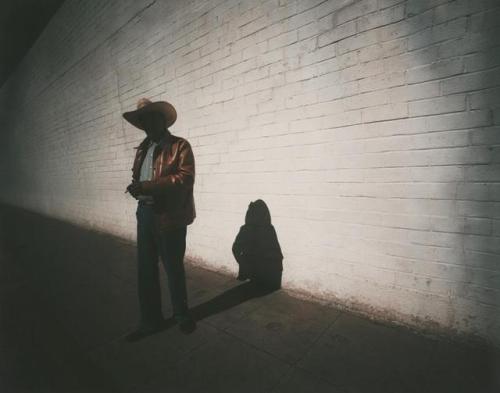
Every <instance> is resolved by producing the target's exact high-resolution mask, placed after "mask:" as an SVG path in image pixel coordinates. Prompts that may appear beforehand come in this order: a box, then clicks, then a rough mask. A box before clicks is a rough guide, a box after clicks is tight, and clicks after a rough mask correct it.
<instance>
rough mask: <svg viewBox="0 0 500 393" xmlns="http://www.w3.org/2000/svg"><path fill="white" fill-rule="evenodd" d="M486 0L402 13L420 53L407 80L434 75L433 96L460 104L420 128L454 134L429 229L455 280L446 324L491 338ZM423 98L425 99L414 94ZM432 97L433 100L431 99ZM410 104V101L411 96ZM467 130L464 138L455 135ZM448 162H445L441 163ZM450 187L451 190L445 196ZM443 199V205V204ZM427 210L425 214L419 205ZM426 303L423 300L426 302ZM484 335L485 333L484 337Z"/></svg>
mask: <svg viewBox="0 0 500 393" xmlns="http://www.w3.org/2000/svg"><path fill="white" fill-rule="evenodd" d="M493 4H494V2H491V1H488V0H479V1H462V2H460V1H450V2H444V3H442V4H433V3H432V2H422V1H419V0H408V1H407V2H406V5H405V18H406V20H411V21H412V22H411V24H412V25H414V26H415V33H414V34H413V35H412V36H411V41H409V47H408V53H410V54H419V55H420V56H419V57H418V58H417V57H416V56H415V60H414V61H413V62H412V63H410V64H409V65H408V67H407V72H408V73H411V72H413V79H414V80H413V81H412V80H411V79H412V78H410V81H409V80H408V78H407V80H406V84H407V85H408V86H412V84H413V86H418V84H419V83H427V82H428V81H430V82H431V83H432V82H439V84H440V86H439V87H440V94H439V96H438V97H436V98H437V99H441V100H442V102H445V103H446V104H445V106H446V105H447V104H450V105H451V103H452V102H453V100H456V99H458V98H460V99H463V100H464V103H465V105H464V107H463V108H461V109H460V111H459V110H456V111H453V110H446V109H443V110H442V113H441V111H440V109H439V108H434V111H430V112H429V113H426V114H424V115H423V116H424V117H421V118H423V119H425V120H426V123H425V127H423V129H422V130H421V131H422V132H426V133H430V135H445V136H446V134H447V133H448V134H451V132H452V131H453V132H454V133H455V134H456V137H455V138H456V139H455V140H454V138H453V137H452V138H450V143H449V144H448V145H446V146H444V145H443V146H444V148H443V146H438V145H437V146H435V147H433V148H436V149H438V148H442V150H443V151H445V153H446V155H447V157H444V155H443V158H445V159H444V160H442V161H441V160H438V163H437V164H433V165H435V168H436V171H438V170H439V169H440V168H450V167H456V168H457V169H458V170H459V171H460V173H461V175H460V177H457V178H455V179H449V178H446V177H444V176H443V177H442V178H441V179H439V180H436V181H439V182H440V183H441V185H442V190H439V194H440V195H443V196H440V197H439V198H441V199H447V198H449V199H450V200H449V201H445V200H443V202H449V205H450V206H451V208H449V209H448V208H446V209H445V208H443V211H442V212H440V213H439V214H437V215H436V217H432V227H431V230H432V231H435V233H436V239H435V240H434V239H433V240H431V245H435V244H439V242H440V241H441V240H439V239H441V238H446V240H444V241H445V242H446V241H450V244H449V245H446V247H443V246H442V245H439V246H436V250H437V252H436V254H439V256H438V257H437V262H438V263H439V265H440V266H442V271H443V274H442V276H440V277H439V279H441V280H447V281H448V280H449V281H450V282H453V287H452V288H451V289H450V291H449V293H448V295H443V298H442V299H444V300H443V301H445V302H447V303H448V309H447V317H446V318H447V323H448V324H449V325H450V326H459V327H460V329H465V330H467V331H468V332H469V333H471V334H472V335H474V336H475V335H480V336H482V337H483V338H486V339H487V340H488V341H489V342H490V344H491V343H492V341H494V340H496V344H497V345H498V343H499V342H498V340H499V339H500V336H499V334H498V332H499V331H500V312H499V310H500V268H499V264H498V261H499V259H500V154H499V152H500V79H499V78H498V75H500V61H499V59H500V45H499V43H498V36H499V34H500V25H499V24H498V18H499V16H500V4H496V6H494V5H493ZM414 102H417V103H418V102H426V100H421V101H414ZM429 102H430V101H429ZM410 103H411V101H410ZM464 134H465V135H466V141H465V142H462V141H461V140H460V138H461V136H462V135H464ZM445 165H446V166H445ZM450 186H451V187H452V188H453V190H454V195H453V196H451V197H447V196H446V195H449V194H450V193H449V190H450ZM443 206H445V205H444V204H443ZM424 214H427V213H426V212H424ZM423 306H424V307H425V304H424V305H423ZM485 335H487V337H485Z"/></svg>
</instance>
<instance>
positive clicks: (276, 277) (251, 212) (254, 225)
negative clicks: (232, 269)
mask: <svg viewBox="0 0 500 393" xmlns="http://www.w3.org/2000/svg"><path fill="white" fill-rule="evenodd" d="M232 252H233V255H234V258H235V259H236V261H237V263H238V265H239V272H238V277H237V279H238V280H240V281H245V280H247V279H250V280H251V281H253V282H254V283H256V284H257V285H260V286H262V287H264V288H268V289H279V288H281V276H282V272H283V264H282V261H283V254H282V252H281V248H280V245H279V242H278V236H277V235H276V231H275V229H274V226H273V225H272V224H271V214H270V212H269V209H268V207H267V205H266V203H265V202H264V201H263V200H262V199H257V200H256V201H254V202H250V204H249V205H248V210H247V212H246V216H245V224H244V225H242V226H241V227H240V230H239V232H238V234H237V235H236V239H235V240H234V243H233V246H232Z"/></svg>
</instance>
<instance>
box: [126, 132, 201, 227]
mask: <svg viewBox="0 0 500 393" xmlns="http://www.w3.org/2000/svg"><path fill="white" fill-rule="evenodd" d="M149 141H150V139H149V137H146V138H144V140H143V141H142V142H141V143H140V144H139V145H138V146H136V147H135V149H137V151H136V154H135V159H134V164H133V166H132V178H133V179H135V180H137V181H139V180H140V173H141V166H142V162H143V161H144V158H145V156H146V153H147V150H148V145H149ZM194 177H195V170H194V155H193V151H192V149H191V145H190V144H189V142H188V141H187V140H186V139H184V138H181V137H179V136H176V135H172V134H171V133H170V131H168V130H167V131H166V134H165V137H164V138H162V140H161V141H160V142H159V143H158V146H156V148H155V150H154V152H153V177H152V179H151V180H150V181H143V187H142V189H143V192H142V194H144V195H152V196H153V200H154V205H153V209H154V211H155V213H156V214H155V217H156V220H157V224H158V225H159V228H160V229H173V228H178V227H181V226H184V225H189V224H191V223H192V222H193V221H194V219H195V217H196V209H195V205H194V197H193V186H194Z"/></svg>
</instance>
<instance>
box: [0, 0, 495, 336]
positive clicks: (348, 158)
mask: <svg viewBox="0 0 500 393" xmlns="http://www.w3.org/2000/svg"><path fill="white" fill-rule="evenodd" d="M499 17H500V3H498V1H497V0H456V1H449V0H435V1H431V0H429V1H420V0H406V1H403V0H378V1H377V0H361V1H355V0H342V1H333V0H332V1H321V0H300V1H299V0H296V1H294V0H268V1H265V0H261V1H258V0H252V1H240V2H238V1H236V0H210V1H201V0H191V1H180V0H177V1H168V2H167V1H154V0H141V1H138V0H127V1H124V0H121V1H118V0H115V1H107V2H101V3H98V2H86V1H81V0H80V1H78V0H68V1H66V3H65V4H64V5H63V6H62V8H61V9H60V10H59V11H58V13H57V14H56V15H55V17H54V19H53V20H52V21H51V22H50V24H49V25H48V27H47V28H46V29H45V31H44V32H43V34H42V35H41V36H40V37H39V39H38V40H37V42H36V43H35V45H34V46H33V48H32V49H31V50H30V51H29V53H28V54H27V55H26V57H25V58H24V60H23V62H22V64H21V65H20V66H19V67H18V69H17V71H16V73H15V74H13V75H12V76H11V78H10V79H9V81H8V82H7V83H6V84H5V85H4V86H3V87H2V89H1V91H0V100H1V101H0V103H1V107H2V116H1V125H2V130H3V132H2V134H1V136H0V138H1V149H2V154H1V156H0V160H1V167H0V168H1V175H2V176H3V179H5V180H4V185H5V186H4V187H3V188H2V191H1V198H2V199H3V200H4V201H5V202H7V203H12V204H16V205H19V206H24V207H27V208H29V209H33V210H35V211H38V212H41V213H44V214H47V215H50V216H55V217H60V218H63V219H65V220H69V221H73V222H77V223H79V224H82V225H86V226H89V227H92V228H95V229H100V230H104V231H109V232H112V233H114V234H117V235H119V236H123V237H126V238H129V239H131V240H135V221H134V220H135V216H134V210H135V200H133V199H132V198H131V197H129V196H128V195H125V194H124V193H123V190H124V188H125V186H126V185H127V184H128V181H129V180H130V167H131V164H132V159H133V155H134V150H133V147H134V146H135V145H136V144H137V143H138V142H139V141H140V140H141V139H142V137H143V134H142V131H139V130H137V129H134V128H133V127H132V126H130V125H129V124H127V123H126V122H124V121H123V119H122V118H121V113H122V112H124V111H126V110H130V109H132V108H134V107H135V104H136V101H137V100H138V99H139V98H140V97H143V96H147V97H149V98H151V99H166V100H168V101H170V102H172V103H173V104H174V105H175V106H176V108H177V111H178V114H179V117H178V121H177V122H176V123H175V125H174V126H173V127H172V128H171V130H172V132H173V133H174V134H177V135H180V136H183V137H186V138H188V139H189V141H190V142H191V144H192V146H193V149H194V153H195V157H196V165H197V177H196V183H195V199H196V207H197V214H198V216H197V219H196V221H195V223H194V224H193V225H192V226H190V227H189V231H188V250H187V254H188V256H189V257H191V258H193V259H194V260H196V261H198V263H200V264H203V265H205V266H207V267H209V268H212V269H217V270H223V271H229V272H231V273H235V272H236V267H237V266H236V263H235V261H234V260H233V258H232V255H231V245H232V242H233V240H234V237H235V236H236V233H237V231H238V229H239V226H240V225H242V223H243V221H244V216H245V212H246V208H247V206H248V204H249V202H250V201H252V200H255V199H257V198H262V199H263V200H264V201H265V202H266V203H267V204H268V206H269V208H270V210H271V214H272V219H273V224H274V226H275V228H276V230H277V233H278V236H279V241H280V244H281V247H282V249H283V253H284V256H285V260H284V274H283V285H284V286H285V287H287V288H292V289H295V290H297V291H299V292H300V293H302V294H303V296H311V297H314V298H316V299H318V300H320V301H334V302H337V303H339V304H341V305H345V306H347V307H350V308H352V309H355V310H358V311H361V312H365V313H368V314H370V315H373V316H375V317H377V318H382V319H388V320H394V321H399V322H401V323H406V324H410V325H413V326H418V327H423V328H433V329H434V328H444V329H446V331H454V332H459V333H471V334H475V335H479V336H481V337H483V338H486V339H488V340H490V341H492V342H494V343H496V344H500V241H499V240H500V184H499V182H500V159H499V157H500V156H499V151H500V147H499V146H500V116H499V114H500V47H499V44H498V39H497V37H498V35H499V33H500V25H499V24H498V19H499ZM125 263H134V261H129V262H126V261H125ZM235 285H236V282H235Z"/></svg>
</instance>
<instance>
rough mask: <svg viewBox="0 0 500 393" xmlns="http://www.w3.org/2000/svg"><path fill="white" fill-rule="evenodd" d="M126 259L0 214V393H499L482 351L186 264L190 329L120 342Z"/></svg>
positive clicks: (75, 233) (130, 256)
mask: <svg viewBox="0 0 500 393" xmlns="http://www.w3.org/2000/svg"><path fill="white" fill-rule="evenodd" d="M188 236H189V232H188ZM135 255H136V254H135V248H134V246H133V245H131V244H127V243H126V242H122V241H120V240H119V239H116V238H113V237H111V236H108V235H103V234H98V233H95V232H91V231H86V230H83V229H81V228H78V227H75V226H73V225H70V224H67V223H64V222H60V221H57V220H53V219H48V218H46V217H43V216H40V215H37V214H35V213H31V212H27V211H24V210H21V209H16V208H12V207H8V206H5V205H0V302H1V303H0V392H6V393H14V392H137V393H147V392H155V393H156V392H169V393H172V392H189V393H191V392H200V393H211V392H214V393H224V392H231V393H242V392H248V393H257V392H265V393H299V392H313V393H324V392H328V393H336V392H370V393H375V392H383V393H391V392H394V393H404V392H419V393H423V392H426V393H428V392H436V393H438V392H439V393H444V392H453V393H458V392H471V393H480V392H492V393H493V392H495V393H498V392H500V356H499V354H498V352H496V351H493V349H491V348H482V347H477V346H472V345H469V344H465V343H458V342H452V341H447V340H438V339H431V338H427V337H423V336H420V335H418V334H416V333H414V332H412V331H410V330H407V329H404V328H397V327H392V326H387V325H384V324H378V323H374V322H371V321H369V320H367V319H364V318H360V317H358V316H355V315H352V314H349V313H346V312H341V311H339V310H336V309H334V308H330V307H326V306H322V305H319V304H316V303H310V302H306V301H302V300H298V299H296V298H294V297H293V296H291V294H290V293H289V292H288V291H286V290H283V289H281V290H279V291H275V292H272V293H262V292H259V291H258V290H257V289H256V288H254V287H253V286H252V285H251V284H250V283H248V282H246V283H241V282H239V281H237V280H236V279H235V278H234V277H229V276H225V275H221V274H218V273H214V272H210V271H207V270H204V269H201V268H198V267H196V266H193V265H191V264H187V265H186V273H187V279H188V296H189V304H190V307H191V309H192V312H193V314H194V316H195V317H196V319H197V329H196V330H195V331H194V332H193V333H191V334H189V335H185V334H183V333H182V332H181V331H180V330H179V329H178V327H177V326H172V327H170V328H168V329H166V330H163V331H161V332H159V333H157V334H154V335H151V336H148V337H146V338H145V339H143V340H141V341H138V342H135V343H127V342H126V341H124V340H123V337H124V335H125V334H126V333H127V332H129V331H130V330H131V329H133V328H134V327H135V325H136V323H137V319H138V301H137V296H136V281H135V272H136V270H135ZM284 269H285V270H286V261H284ZM160 271H161V275H160V279H161V282H162V294H163V296H164V299H163V312H164V315H165V317H169V316H170V314H171V310H170V300H169V299H168V291H167V287H166V285H167V284H166V283H167V280H166V277H165V274H164V271H163V269H162V268H161V269H160ZM285 273H286V272H285Z"/></svg>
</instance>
